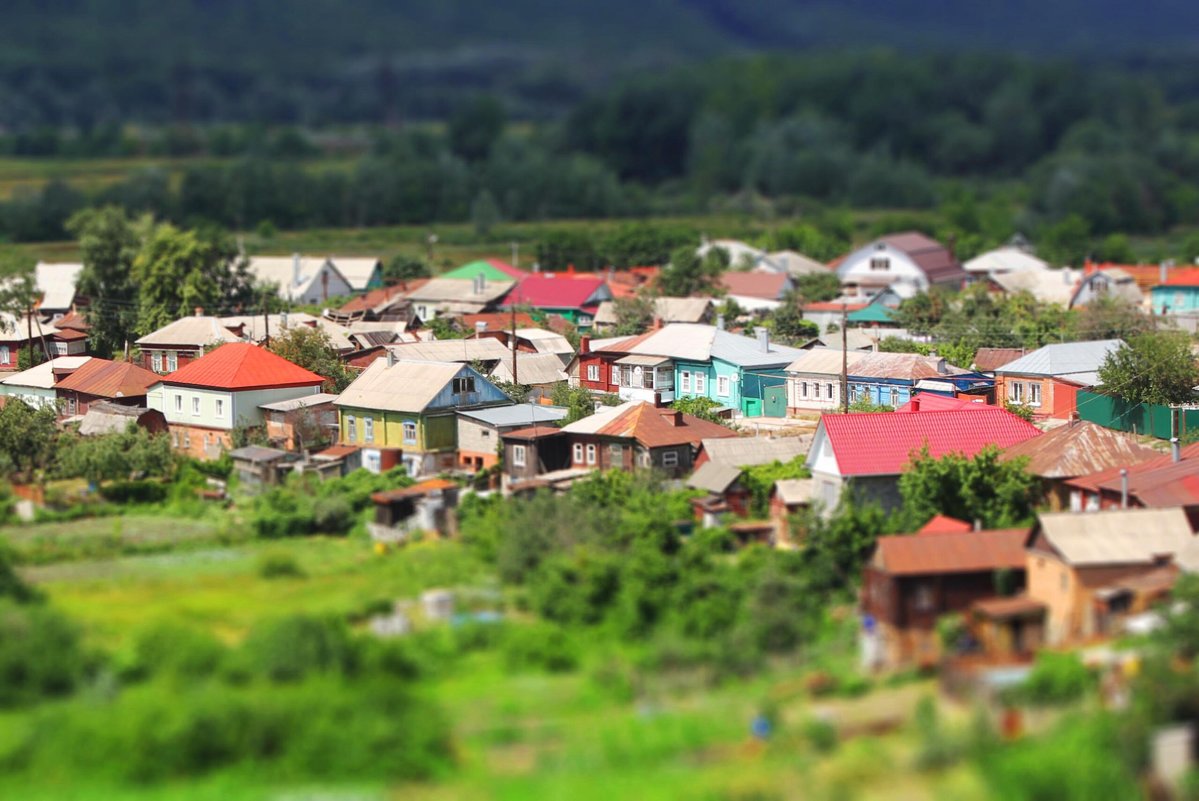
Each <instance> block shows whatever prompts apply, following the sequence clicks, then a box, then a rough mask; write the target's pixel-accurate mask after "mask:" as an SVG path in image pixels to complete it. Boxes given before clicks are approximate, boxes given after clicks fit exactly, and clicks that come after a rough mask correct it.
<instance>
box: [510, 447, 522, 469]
mask: <svg viewBox="0 0 1199 801" xmlns="http://www.w3.org/2000/svg"><path fill="white" fill-rule="evenodd" d="M512 466H513V467H524V466H525V446H524V445H513V446H512Z"/></svg>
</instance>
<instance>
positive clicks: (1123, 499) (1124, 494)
mask: <svg viewBox="0 0 1199 801" xmlns="http://www.w3.org/2000/svg"><path fill="white" fill-rule="evenodd" d="M1120 508H1121V509H1127V508H1128V468H1127V467H1121V468H1120Z"/></svg>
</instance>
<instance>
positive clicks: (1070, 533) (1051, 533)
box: [1027, 507, 1196, 646]
mask: <svg viewBox="0 0 1199 801" xmlns="http://www.w3.org/2000/svg"><path fill="white" fill-rule="evenodd" d="M1195 544H1196V541H1195V536H1194V534H1193V533H1192V529H1191V524H1190V522H1189V521H1188V520H1187V515H1186V513H1185V512H1184V511H1183V510H1182V509H1180V508H1177V507H1174V508H1164V509H1123V510H1121V509H1117V510H1112V511H1106V512H1096V513H1094V514H1077V513H1074V512H1057V513H1051V514H1042V515H1040V516H1039V517H1038V519H1037V524H1036V525H1035V526H1034V527H1033V530H1032V532H1031V534H1029V536H1028V541H1027V547H1028V597H1029V598H1030V599H1032V600H1035V601H1037V602H1039V603H1041V604H1042V605H1043V606H1044V608H1045V631H1046V641H1047V643H1048V644H1049V645H1051V646H1058V645H1065V644H1070V643H1078V642H1085V641H1087V640H1089V639H1091V638H1093V637H1102V636H1110V635H1113V634H1118V633H1119V632H1120V624H1121V620H1122V619H1123V618H1124V617H1125V616H1127V615H1130V614H1136V613H1138V612H1142V611H1144V610H1145V609H1146V608H1148V606H1149V605H1151V604H1152V603H1154V602H1155V601H1157V600H1159V599H1160V598H1162V597H1163V596H1164V595H1165V594H1166V593H1168V592H1169V590H1170V589H1171V588H1172V587H1173V585H1174V581H1175V580H1176V578H1177V575H1178V572H1179V570H1180V565H1179V561H1180V560H1181V561H1183V562H1185V563H1187V564H1193V551H1194V548H1195Z"/></svg>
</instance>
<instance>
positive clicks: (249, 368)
mask: <svg viewBox="0 0 1199 801" xmlns="http://www.w3.org/2000/svg"><path fill="white" fill-rule="evenodd" d="M161 381H162V383H164V384H182V385H185V386H190V387H210V388H212V389H225V390H233V391H238V390H249V389H267V388H272V387H306V386H316V385H319V384H322V383H324V381H325V379H324V378H322V377H321V376H319V375H317V374H316V373H314V372H312V371H311V370H305V369H304V368H303V367H300V366H299V365H298V364H293V363H292V362H289V361H288V360H287V359H284V358H283V357H282V356H277V355H276V354H274V353H271V352H270V351H269V350H266V349H265V348H260V347H258V346H257V345H251V344H249V343H248V342H230V343H228V344H225V345H221V346H220V347H219V348H216V349H215V350H213V351H210V352H209V353H207V354H205V355H204V356H201V357H200V358H199V359H196V360H195V361H194V362H190V363H189V364H186V365H184V366H183V367H180V368H179V369H178V370H176V371H175V372H173V373H170V374H169V375H165V376H163V377H162V379H161Z"/></svg>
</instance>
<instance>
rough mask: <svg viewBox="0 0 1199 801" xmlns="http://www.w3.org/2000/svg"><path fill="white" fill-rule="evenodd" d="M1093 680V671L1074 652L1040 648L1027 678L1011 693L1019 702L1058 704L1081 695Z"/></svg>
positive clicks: (1072, 700)
mask: <svg viewBox="0 0 1199 801" xmlns="http://www.w3.org/2000/svg"><path fill="white" fill-rule="evenodd" d="M1095 684H1096V677H1095V675H1094V674H1093V673H1092V672H1091V671H1089V670H1088V669H1087V667H1086V666H1085V665H1084V664H1083V663H1082V660H1080V659H1079V658H1078V655H1077V654H1058V653H1053V652H1052V651H1042V652H1041V653H1039V654H1037V661H1036V664H1034V665H1033V669H1032V672H1031V673H1029V674H1028V678H1027V679H1025V680H1024V683H1023V684H1021V685H1019V686H1017V687H1014V688H1012V690H1011V691H1010V696H1011V698H1012V700H1014V701H1016V702H1019V703H1026V704H1033V705H1035V706H1058V705H1062V704H1069V703H1072V702H1074V701H1077V700H1079V699H1081V698H1082V697H1083V696H1084V695H1086V693H1087V692H1088V691H1089V690H1090V689H1091V688H1092V687H1094V686H1095Z"/></svg>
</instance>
